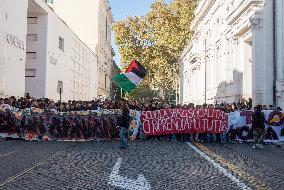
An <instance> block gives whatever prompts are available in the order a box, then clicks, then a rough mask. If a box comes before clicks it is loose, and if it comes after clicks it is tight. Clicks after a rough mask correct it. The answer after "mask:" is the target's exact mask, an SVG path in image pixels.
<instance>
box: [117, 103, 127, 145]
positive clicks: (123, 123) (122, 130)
mask: <svg viewBox="0 0 284 190" xmlns="http://www.w3.org/2000/svg"><path fill="white" fill-rule="evenodd" d="M129 113H130V111H129V108H128V105H127V103H126V102H123V107H122V116H121V118H120V122H119V126H118V128H119V137H120V146H119V148H122V149H125V148H127V146H128V145H127V142H126V131H127V130H128V128H129V126H130V116H129Z"/></svg>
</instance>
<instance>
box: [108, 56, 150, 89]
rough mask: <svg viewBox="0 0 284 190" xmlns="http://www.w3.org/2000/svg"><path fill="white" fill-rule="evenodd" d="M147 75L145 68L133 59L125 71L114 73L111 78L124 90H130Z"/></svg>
mask: <svg viewBox="0 0 284 190" xmlns="http://www.w3.org/2000/svg"><path fill="white" fill-rule="evenodd" d="M146 75H147V70H146V69H145V68H144V67H143V66H142V65H141V64H140V63H139V62H138V61H136V60H133V61H132V62H131V64H130V65H129V67H128V68H127V69H126V71H125V73H121V74H118V75H115V76H114V77H113V78H112V80H113V81H114V82H115V83H116V84H117V85H118V86H119V87H120V88H122V89H123V90H124V91H126V92H130V91H131V90H133V89H134V88H135V87H136V86H138V85H139V84H140V82H141V81H142V80H143V78H145V77H146Z"/></svg>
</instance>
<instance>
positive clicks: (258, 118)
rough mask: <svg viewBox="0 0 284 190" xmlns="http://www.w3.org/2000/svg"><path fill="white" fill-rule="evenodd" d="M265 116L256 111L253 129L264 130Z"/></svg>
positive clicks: (253, 116) (253, 117) (253, 118)
mask: <svg viewBox="0 0 284 190" xmlns="http://www.w3.org/2000/svg"><path fill="white" fill-rule="evenodd" d="M264 121H265V118H264V114H263V113H262V112H261V111H260V110H256V111H255V112H254V114H253V115H252V128H253V129H264V128H265V125H264Z"/></svg>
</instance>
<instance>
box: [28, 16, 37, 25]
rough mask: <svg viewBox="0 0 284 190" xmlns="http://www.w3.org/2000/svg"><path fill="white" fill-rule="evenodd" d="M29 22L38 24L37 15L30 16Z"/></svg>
mask: <svg viewBox="0 0 284 190" xmlns="http://www.w3.org/2000/svg"><path fill="white" fill-rule="evenodd" d="M27 19H28V24H37V17H28V18H27Z"/></svg>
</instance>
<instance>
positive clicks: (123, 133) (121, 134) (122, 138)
mask: <svg viewBox="0 0 284 190" xmlns="http://www.w3.org/2000/svg"><path fill="white" fill-rule="evenodd" d="M125 136H126V129H125V127H120V129H119V137H120V147H121V148H126V147H127V142H126V137H125Z"/></svg>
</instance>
